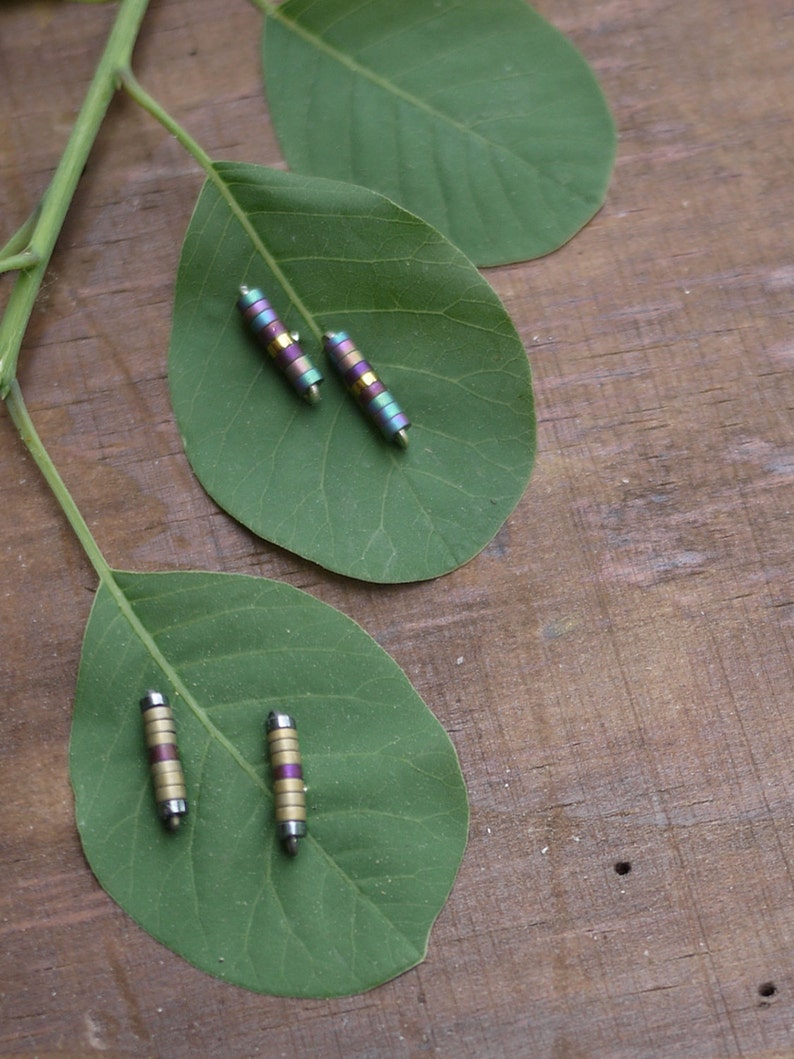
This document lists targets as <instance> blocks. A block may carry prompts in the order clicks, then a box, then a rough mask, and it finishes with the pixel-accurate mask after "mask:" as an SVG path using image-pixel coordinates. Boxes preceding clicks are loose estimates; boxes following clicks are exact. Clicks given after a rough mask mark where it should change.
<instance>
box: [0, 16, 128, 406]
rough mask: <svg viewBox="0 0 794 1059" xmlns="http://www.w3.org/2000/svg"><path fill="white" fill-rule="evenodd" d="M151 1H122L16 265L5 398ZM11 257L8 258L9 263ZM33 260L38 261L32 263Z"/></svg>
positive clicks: (1, 375)
mask: <svg viewBox="0 0 794 1059" xmlns="http://www.w3.org/2000/svg"><path fill="white" fill-rule="evenodd" d="M148 4H149V0H121V5H120V7H119V10H118V14H117V16H116V21H115V23H114V24H113V29H112V30H111V32H110V36H109V37H108V41H107V44H106V45H105V50H104V51H103V53H102V57H101V59H100V60H99V64H98V66H97V68H96V72H95V74H94V77H93V79H92V81H91V84H90V86H89V88H88V92H87V93H86V97H85V100H84V102H83V105H82V107H81V109H80V113H79V114H78V116H77V120H76V121H75V124H74V128H73V129H72V132H71V135H70V137H69V140H68V142H67V144H66V147H65V149H64V152H63V155H62V156H61V160H60V162H59V163H58V168H57V169H56V170H55V173H54V175H53V178H52V181H51V182H50V185H49V187H48V188H47V191H46V193H45V195H44V199H43V202H42V205H41V212H40V213H39V215H38V217H37V218H36V222H35V224H34V226H33V230H32V233H31V236H30V242H29V244H28V246H27V248H26V249H27V250H28V251H29V253H30V255H31V256H30V257H29V258H26V259H25V261H24V263H22V264H20V263H18V264H17V265H16V266H14V267H17V268H20V269H23V270H22V271H20V272H19V275H18V276H17V279H16V282H15V284H14V287H13V290H12V291H11V295H10V297H9V299H8V305H7V307H6V311H5V314H4V315H3V319H2V321H0V397H3V398H5V396H6V394H7V393H8V392H9V388H10V386H11V383H12V381H13V380H14V378H15V376H16V368H17V361H18V359H19V350H20V347H21V345H22V339H23V337H24V334H25V330H26V328H27V325H28V321H29V319H30V314H31V312H32V311H33V303H34V302H35V300H36V295H37V294H38V292H39V288H40V286H41V282H42V280H43V278H44V273H45V271H46V269H47V266H48V265H49V262H50V258H51V257H52V252H53V249H54V247H55V242H56V240H57V238H58V235H59V234H60V231H61V228H62V227H63V222H64V219H65V217H66V213H67V210H68V209H69V206H70V204H71V201H72V198H73V197H74V193H75V189H76V188H77V184H78V181H79V180H80V175H81V174H82V172H83V168H84V167H85V164H86V161H87V159H88V156H89V154H90V152H91V148H92V147H93V145H94V141H95V140H96V137H97V134H98V132H99V129H100V126H101V124H102V120H103V118H104V116H105V113H106V111H107V108H108V106H109V104H110V101H111V99H112V98H113V95H114V93H115V91H116V88H117V85H118V76H119V70H120V69H122V68H124V67H127V66H129V63H130V59H131V57H132V49H133V47H134V46H135V41H136V39H137V37H138V32H139V29H140V25H141V21H142V20H143V16H144V15H145V13H146V8H147V6H148ZM9 260H10V259H9V258H6V259H5V264H6V265H7V263H8V261H9ZM30 262H34V263H33V264H32V265H30Z"/></svg>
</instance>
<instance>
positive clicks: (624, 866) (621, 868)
mask: <svg viewBox="0 0 794 1059" xmlns="http://www.w3.org/2000/svg"><path fill="white" fill-rule="evenodd" d="M630 871H631V861H628V860H619V861H618V862H617V863H616V864H615V874H616V875H628V874H629V872H630Z"/></svg>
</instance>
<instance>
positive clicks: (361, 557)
mask: <svg viewBox="0 0 794 1059" xmlns="http://www.w3.org/2000/svg"><path fill="white" fill-rule="evenodd" d="M215 173H216V174H217V179H216V180H215V181H208V182H207V183H206V184H205V186H204V189H203V190H202V192H201V195H200V197H199V200H198V204H197V206H196V210H195V213H194V215H193V218H192V220H191V222H190V226H189V229H188V232H187V235H186V238H185V244H184V247H183V250H182V258H181V261H180V265H179V274H178V278H177V285H176V295H175V301H174V319H173V332H172V336H171V349H170V354H169V368H168V371H169V380H170V385H171V397H172V401H173V407H174V411H175V414H176V418H177V421H178V424H179V429H180V431H181V433H182V436H183V441H184V445H185V451H186V452H187V456H188V459H189V460H190V463H191V465H192V467H193V469H194V471H195V472H196V474H197V476H198V478H199V480H200V481H201V483H202V484H203V486H204V488H205V489H206V490H207V492H208V493H209V494H210V495H211V496H212V497H214V499H215V500H216V501H217V502H218V503H219V504H220V505H221V507H223V508H224V509H225V510H226V511H228V512H229V513H230V514H231V515H233V516H234V517H235V518H237V519H239V521H240V522H242V523H244V524H245V525H246V526H248V527H249V528H250V529H251V530H253V531H254V532H255V533H257V534H258V535H259V536H261V537H264V538H266V539H267V540H270V541H272V542H273V543H275V544H278V545H281V546H282V547H284V548H288V549H290V550H291V551H293V552H297V553H298V554H299V555H302V556H305V557H306V558H308V559H311V560H313V561H314V562H316V563H319V564H320V565H321V566H324V567H327V568H328V569H331V570H335V571H337V572H339V573H342V574H347V575H349V576H351V577H357V578H361V579H364V580H369V581H387V582H400V581H414V580H420V579H424V578H431V577H437V576H438V575H440V574H443V573H446V572H447V571H449V570H452V569H454V568H455V567H457V566H459V565H461V564H462V563H464V562H466V561H467V560H468V559H470V558H471V557H472V556H473V555H475V554H476V553H477V552H479V551H480V550H481V549H482V548H483V547H484V546H485V545H486V544H487V543H488V541H489V540H490V539H491V538H492V537H493V535H494V534H495V533H496V532H497V530H498V529H499V527H500V526H501V525H502V523H503V522H504V520H505V519H506V518H507V516H508V515H509V514H510V512H511V511H512V510H513V508H514V507H515V505H516V503H517V502H518V500H519V499H520V497H521V495H522V493H523V491H524V489H525V487H526V483H527V481H528V478H529V474H530V470H531V467H532V459H533V454H534V442H535V421H534V413H533V404H532V385H531V379H530V373H529V365H528V363H527V359H526V355H525V353H524V349H523V347H522V345H521V342H520V340H519V338H518V335H517V334H516V331H515V328H514V327H513V325H512V323H511V321H510V318H509V317H508V315H507V313H506V312H505V310H504V307H503V306H502V304H501V302H500V301H499V299H498V298H497V297H496V295H495V294H494V292H493V290H492V289H491V288H490V287H489V285H488V284H487V283H486V281H485V280H484V279H483V278H482V277H481V276H480V274H479V273H478V272H477V270H476V269H475V268H474V267H473V266H472V265H471V263H470V262H469V261H468V260H467V259H466V258H465V257H464V256H463V255H462V254H461V253H460V251H458V250H456V249H455V248H454V247H453V246H452V245H451V244H450V243H449V242H447V240H445V239H444V238H443V236H441V235H440V234H439V233H438V232H437V231H436V230H435V229H433V228H430V227H429V226H428V225H427V224H425V223H424V222H423V221H421V220H419V219H418V218H417V217H414V216H413V215H411V214H408V213H406V212H405V211H403V210H402V209H400V208H399V207H397V206H395V205H394V204H393V203H392V202H390V201H389V200H388V199H385V198H383V197H382V196H380V195H378V194H376V193H375V192H372V191H368V190H366V189H364V188H359V187H356V186H354V185H351V184H338V183H335V182H331V181H326V180H321V179H319V178H312V177H299V176H295V175H294V174H290V173H282V172H278V171H276V170H272V169H265V168H262V167H258V166H252V165H243V164H237V163H227V162H223V163H218V164H217V165H216V166H215ZM241 283H246V284H247V285H248V286H250V287H260V288H262V289H263V290H264V292H265V295H266V296H267V297H268V298H269V300H270V301H271V302H272V304H273V306H274V308H275V309H276V311H277V312H278V314H279V316H280V317H281V319H282V320H283V321H284V323H285V324H286V326H287V328H288V329H289V330H295V329H297V330H298V331H299V332H300V333H301V336H302V337H301V345H302V347H303V349H304V351H305V352H306V353H307V354H309V355H310V356H312V357H313V359H314V362H315V365H316V366H317V367H318V368H320V370H321V371H323V373H324V375H325V382H324V383H323V384H322V387H321V392H322V399H321V401H320V403H319V404H318V405H316V406H314V407H310V406H309V405H307V404H306V402H304V401H302V400H300V399H299V398H298V397H297V396H296V395H295V393H294V392H293V391H292V390H291V389H290V387H289V385H288V384H287V383H286V381H285V380H284V378H283V376H281V374H280V373H279V372H278V370H277V369H276V368H275V366H274V365H273V364H272V362H271V361H270V358H269V357H268V356H267V354H266V353H265V352H264V351H263V350H262V349H261V347H259V346H258V345H257V344H256V342H255V341H254V340H253V339H252V337H251V335H250V334H249V332H248V331H247V329H246V328H245V326H244V324H243V322H242V320H241V319H240V316H239V313H238V311H237V309H236V306H235V301H236V296H237V289H238V287H239V285H240V284H241ZM327 329H331V330H345V331H348V332H349V333H350V334H351V336H352V337H353V338H354V340H355V341H356V343H357V345H358V347H359V349H360V350H361V351H362V353H363V354H364V356H365V357H366V358H367V359H368V360H369V361H370V362H371V363H372V365H373V367H374V368H375V370H376V371H378V372H379V374H380V375H381V377H382V378H383V380H384V381H385V383H386V385H387V386H388V387H389V389H390V390H391V391H392V392H393V394H394V396H395V398H396V399H397V400H398V401H399V403H400V404H401V405H402V407H403V409H404V410H405V412H406V414H407V415H408V417H409V418H410V419H411V421H412V423H413V426H412V428H411V429H410V430H409V432H408V434H409V438H410V444H409V447H408V449H407V450H406V451H402V450H400V449H398V448H397V447H396V446H395V445H393V444H389V443H388V442H386V441H384V439H383V438H382V437H381V436H380V435H379V434H378V433H377V431H376V430H375V429H374V428H373V426H372V425H371V423H369V421H368V420H366V419H365V418H364V416H363V415H362V413H361V410H360V409H359V408H358V407H357V406H356V405H355V404H354V402H353V401H352V400H351V398H350V397H349V396H348V395H347V393H346V392H345V390H344V387H343V386H342V384H341V381H340V380H339V378H338V377H337V376H336V375H335V373H334V369H333V368H332V367H331V366H330V365H328V364H326V363H325V355H324V354H323V353H322V351H321V343H320V334H321V332H322V331H324V330H327Z"/></svg>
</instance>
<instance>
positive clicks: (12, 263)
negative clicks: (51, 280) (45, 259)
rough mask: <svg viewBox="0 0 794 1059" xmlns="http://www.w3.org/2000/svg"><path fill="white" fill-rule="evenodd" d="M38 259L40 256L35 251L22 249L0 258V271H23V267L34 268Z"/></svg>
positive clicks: (38, 261)
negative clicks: (17, 252) (19, 251)
mask: <svg viewBox="0 0 794 1059" xmlns="http://www.w3.org/2000/svg"><path fill="white" fill-rule="evenodd" d="M40 261H41V258H40V257H39V255H38V254H37V253H36V252H35V251H33V250H23V251H22V252H21V253H19V254H9V255H8V257H2V258H0V272H24V271H25V269H28V268H35V266H36V265H38V264H39V263H40Z"/></svg>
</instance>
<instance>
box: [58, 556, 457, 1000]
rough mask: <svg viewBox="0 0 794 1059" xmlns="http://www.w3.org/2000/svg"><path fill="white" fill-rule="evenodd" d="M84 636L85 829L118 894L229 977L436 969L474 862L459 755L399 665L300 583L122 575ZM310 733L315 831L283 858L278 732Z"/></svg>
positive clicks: (319, 989)
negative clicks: (162, 790) (161, 753)
mask: <svg viewBox="0 0 794 1059" xmlns="http://www.w3.org/2000/svg"><path fill="white" fill-rule="evenodd" d="M115 578H116V583H117V585H118V588H119V595H118V597H117V598H114V596H113V595H112V594H111V593H110V592H109V591H108V590H107V589H106V588H105V587H102V588H100V590H99V592H98V594H97V597H96V600H95V603H94V607H93V609H92V612H91V617H90V620H89V623H88V627H87V630H86V635H85V642H84V645H83V655H82V661H81V666H80V676H79V681H78V689H77V699H76V704H75V712H74V722H73V728H72V739H71V747H70V766H71V776H72V783H73V785H74V790H75V799H76V812H77V823H78V828H79V831H80V836H81V838H82V842H83V847H84V850H85V853H86V856H87V858H88V861H89V863H90V865H91V867H92V869H93V871H94V872H95V874H96V876H97V878H98V879H99V881H100V883H101V884H102V886H103V887H104V888H105V889H106V890H107V891H108V893H110V895H111V896H112V897H113V898H115V900H116V901H118V903H119V904H120V905H121V906H122V907H123V908H124V909H125V910H126V911H127V912H128V913H129V914H130V915H131V916H132V917H133V918H134V919H135V920H137V921H138V923H140V924H141V925H142V926H143V927H144V928H145V929H146V930H147V931H149V932H150V933H151V934H153V935H154V937H156V938H158V939H159V940H160V941H162V942H164V943H165V944H166V945H168V946H169V947H170V948H172V949H174V950H175V951H176V952H178V953H179V954H181V955H182V956H184V957H185V958H186V959H187V960H189V961H190V962H191V963H193V964H195V965H196V966H197V967H200V968H201V969H202V970H204V971H207V972H208V973H210V974H213V975H216V976H217V977H219V978H223V979H225V980H227V981H230V982H235V983H237V984H239V985H242V986H245V987H247V988H249V989H253V990H256V991H260V992H266V993H275V994H283V995H294V996H332V995H343V994H348V993H354V992H358V991H361V990H365V989H368V988H370V987H372V986H375V985H377V984H379V983H381V982H383V981H385V980H387V979H389V978H391V977H393V976H394V975H397V974H400V973H401V972H402V971H404V970H406V969H407V968H409V967H412V966H414V965H415V964H416V963H418V962H419V961H421V960H422V959H423V957H424V954H425V949H426V944H427V937H428V932H429V930H430V927H431V926H432V924H433V921H434V920H435V918H436V916H437V915H438V912H439V911H440V909H441V907H442V905H443V903H444V901H445V900H446V897H447V895H448V893H449V890H450V888H451V886H452V883H453V880H454V878H455V874H456V872H457V868H458V864H459V862H460V859H461V856H462V854H463V849H464V845H465V841H466V829H467V813H468V810H467V803H466V795H465V790H464V786H463V781H462V777H461V774H460V770H459V767H458V764H457V758H456V755H455V751H454V749H453V747H452V745H451V743H450V741H449V739H448V737H447V736H446V734H445V733H444V731H443V729H442V728H441V726H440V725H439V724H438V722H437V721H436V720H435V718H434V717H433V715H432V714H431V713H430V711H429V710H428V709H427V707H426V706H425V705H424V703H423V702H422V700H421V699H420V698H419V696H418V695H417V694H416V692H415V691H414V690H413V688H412V687H411V685H410V684H409V682H408V680H407V678H406V677H405V675H404V674H403V672H402V671H401V670H400V669H399V668H398V666H397V665H396V664H395V663H394V662H393V661H392V660H391V659H390V658H389V657H388V656H387V655H386V654H385V652H384V651H383V650H382V649H381V648H380V647H378V645H377V644H376V643H375V642H374V641H373V640H372V639H371V638H370V637H369V636H367V635H366V633H364V632H363V631H362V629H361V628H360V627H359V626H358V625H356V624H355V623H354V622H352V621H351V620H350V619H349V618H346V617H344V616H343V615H342V614H340V613H339V612H337V611H335V610H334V609H332V608H331V607H328V606H327V605H325V604H323V603H320V602H318V601H317V600H315V599H313V598H312V597H310V596H308V595H306V594H305V593H303V592H300V591H298V590H297V589H293V588H291V587H289V586H287V585H284V584H278V583H275V582H272V581H267V580H264V579H261V578H250V577H243V576H239V575H226V574H211V573H195V572H194V573H166V574H134V573H117V574H116V575H115ZM148 688H155V689H157V690H160V691H162V692H164V693H165V694H167V695H168V696H169V698H170V699H171V702H172V706H173V711H174V715H175V719H176V724H177V731H178V738H179V745H180V753H181V757H182V762H183V766H184V772H185V778H186V783H187V790H188V801H189V813H188V816H187V817H186V818H184V820H183V822H182V825H181V827H180V829H179V831H178V832H177V833H175V834H174V833H170V832H167V831H166V830H165V829H164V828H163V826H162V825H161V823H160V821H159V819H158V818H157V815H156V811H155V805H154V799H153V792H152V788H151V783H150V777H149V773H148V764H147V761H146V753H145V749H144V745H143V730H142V721H141V714H140V710H139V707H138V700H139V698H140V697H141V696H142V695H143V694H144V693H145V691H146V690H147V689H148ZM271 709H277V710H283V711H285V712H287V713H290V714H292V715H293V716H294V717H295V719H296V721H297V724H298V732H299V737H300V743H301V751H302V756H303V767H304V776H305V778H306V783H307V788H308V789H307V806H308V817H309V834H308V836H307V837H306V838H305V839H303V840H302V841H301V848H300V851H299V853H298V855H297V857H295V858H294V859H293V858H290V857H288V856H286V855H285V853H284V852H283V851H282V849H281V847H280V845H279V843H278V841H277V838H276V835H275V827H274V822H273V800H272V794H271V780H270V774H269V765H268V761H267V754H266V749H265V739H264V722H265V718H266V716H267V713H268V711H269V710H271Z"/></svg>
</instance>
